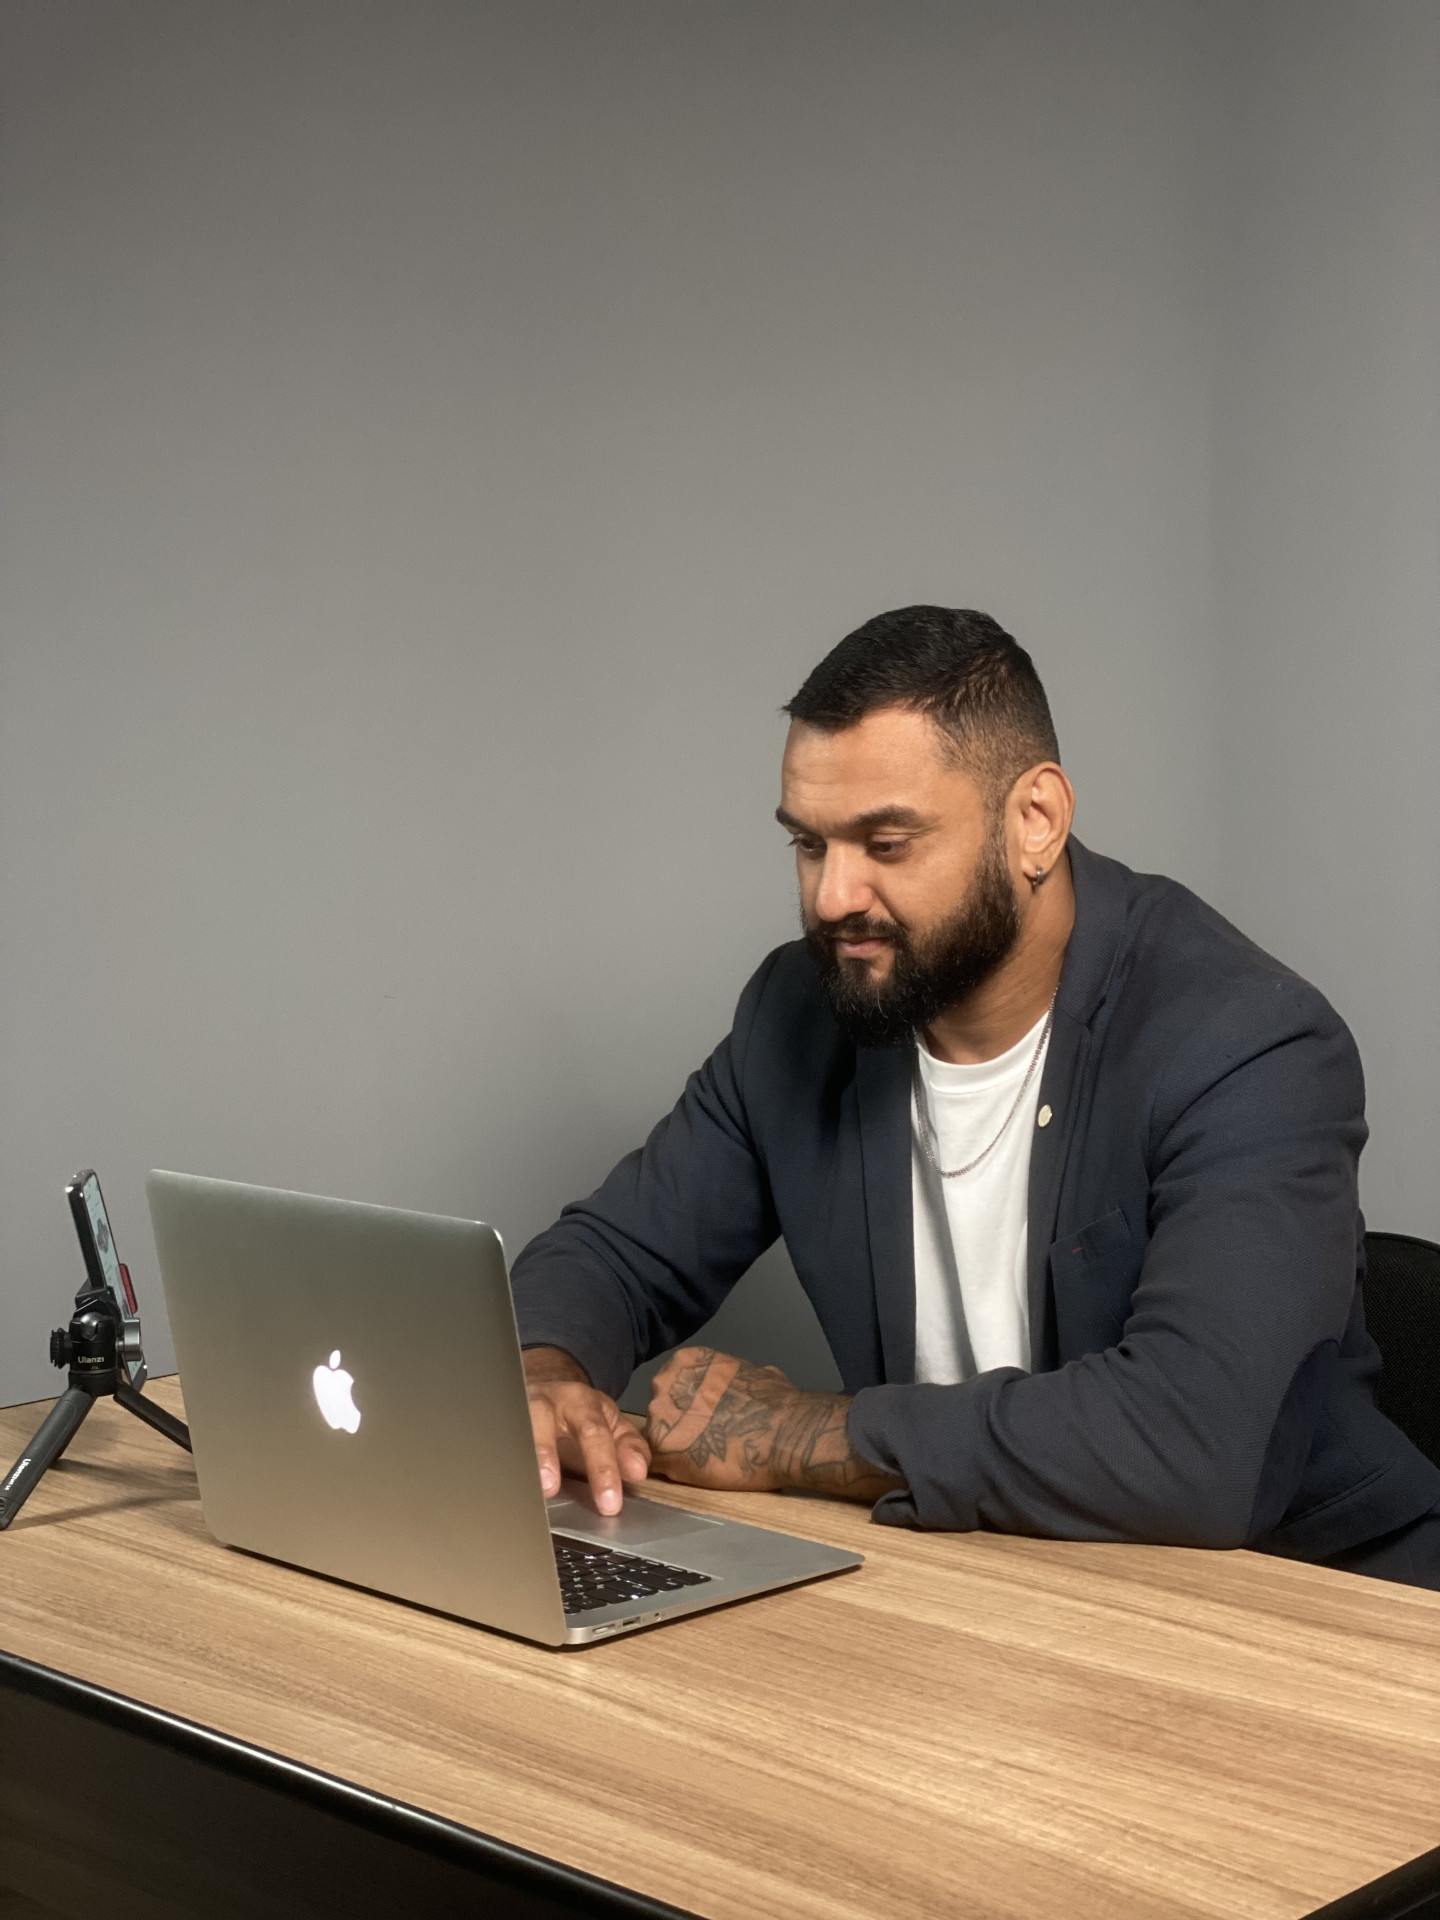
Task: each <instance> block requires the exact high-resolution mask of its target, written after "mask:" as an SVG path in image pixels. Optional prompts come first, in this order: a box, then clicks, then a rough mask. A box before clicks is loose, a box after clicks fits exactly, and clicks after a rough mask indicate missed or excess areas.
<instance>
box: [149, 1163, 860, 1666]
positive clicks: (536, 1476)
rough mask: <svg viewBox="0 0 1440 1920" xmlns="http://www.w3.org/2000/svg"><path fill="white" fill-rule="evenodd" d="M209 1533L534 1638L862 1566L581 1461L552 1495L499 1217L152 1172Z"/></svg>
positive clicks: (604, 1631)
mask: <svg viewBox="0 0 1440 1920" xmlns="http://www.w3.org/2000/svg"><path fill="white" fill-rule="evenodd" d="M146 1191H147V1194H148V1197H149V1201H150V1217H151V1220H152V1222H153V1224H154V1228H155V1246H156V1250H157V1252H158V1254H159V1259H160V1275H161V1279H162V1281H163V1283H164V1287H165V1302H166V1305H167V1307H168V1308H169V1312H170V1326H171V1330H172V1332H173V1333H174V1336H175V1354H176V1359H177V1362H178V1364H179V1368H180V1384H181V1387H182V1388H183V1390H184V1394H185V1410H186V1413H187V1415H188V1417H189V1421H190V1435H191V1439H192V1441H193V1444H194V1449H195V1466H196V1469H197V1471H198V1474H199V1479H200V1499H201V1505H202V1507H203V1510H204V1514H205V1518H206V1521H207V1522H208V1524H209V1526H210V1530H211V1531H212V1533H214V1534H215V1535H216V1537H217V1538H218V1539H220V1540H222V1541H224V1542H226V1543H227V1544H228V1545H230V1546H236V1547H245V1548H248V1549H249V1550H250V1551H251V1552H253V1553H262V1554H266V1555H268V1556H269V1557H270V1558H272V1559H275V1560H287V1561H290V1562H292V1563H293V1564H294V1565H295V1566H299V1567H305V1568H308V1569H310V1570H311V1571H313V1572H315V1573H324V1574H330V1575H332V1576H334V1577H335V1578H336V1579H340V1580H348V1581H351V1582H353V1583H354V1584H355V1585H357V1586H362V1587H372V1588H374V1589H375V1590H377V1591H378V1592H380V1593H385V1594H393V1595H396V1596H397V1597H399V1598H400V1599H404V1600H414V1601H418V1602H420V1603H421V1604H422V1605H423V1606H427V1607H436V1608H439V1609H441V1610H443V1611H444V1612H446V1613H454V1614H459V1615H461V1616H462V1617H463V1618H465V1619H467V1620H475V1621H478V1622H479V1623H480V1624H481V1625H482V1626H487V1627H498V1628H500V1629H502V1630H503V1631H504V1632H506V1633H515V1634H521V1635H523V1636H524V1637H525V1638H526V1639H528V1640H540V1641H544V1642H545V1643H546V1644H548V1645H550V1646H583V1645H585V1644H586V1643H587V1642H590V1641H594V1640H600V1639H607V1638H609V1637H610V1636H611V1635H614V1634H617V1633H627V1632H630V1631H632V1630H633V1629H635V1628H636V1627H646V1626H651V1625H653V1624H654V1623H655V1622H657V1621H662V1620H670V1619H674V1618H676V1617H677V1616H678V1615H680V1614H685V1613H694V1612H696V1611H698V1610H699V1609H701V1608H704V1607H714V1606H721V1605H724V1604H725V1603H726V1602H729V1601H732V1600H740V1599H743V1598H745V1597H747V1596H748V1595H751V1594H757V1593H764V1592H766V1591H768V1590H770V1589H773V1588H775V1587H785V1586H793V1585H794V1584H796V1583H797V1582H799V1581H802V1580H813V1579H816V1578H817V1577H818V1576H820V1575H822V1574H830V1573H840V1572H843V1571H845V1570H846V1569H848V1568H851V1567H857V1566H859V1565H860V1564H861V1561H862V1558H863V1556H862V1555H860V1554H858V1553H843V1552H841V1551H840V1550H839V1549H838V1548H835V1547H826V1546H821V1545H819V1544H817V1543H816V1542H814V1541H811V1540H801V1539H797V1538H796V1537H795V1536H794V1535H792V1534H786V1533H775V1532H773V1531H771V1530H770V1529H768V1528H762V1527H750V1526H743V1525H741V1524H739V1523H738V1522H736V1521H730V1520H716V1519H712V1518H710V1517H708V1516H706V1515H703V1514H698V1513H685V1512H681V1511H679V1510H678V1509H676V1508H674V1507H669V1506H662V1505H660V1504H659V1502H657V1501H654V1500H646V1499H644V1498H642V1497H640V1496H638V1495H636V1494H633V1493H627V1494H626V1496H625V1503H624V1506H623V1508H622V1510H621V1511H620V1513H619V1514H617V1515H615V1516H614V1517H613V1518H612V1517H610V1516H607V1515H604V1514H601V1513H600V1512H599V1511H598V1509H597V1508H596V1507H595V1505H594V1504H593V1502H592V1500H591V1498H590V1494H589V1489H588V1487H587V1486H586V1485H585V1483H584V1482H583V1481H572V1480H566V1481H565V1483H564V1485H563V1487H562V1489H561V1492H560V1494H559V1495H558V1496H557V1497H556V1498H555V1499H553V1500H550V1501H548V1502H547V1501H546V1499H545V1495H544V1493H543V1491H542V1489H541V1485H540V1469H539V1466H538V1465H537V1463H536V1459H535V1450H534V1445H533V1442H532V1440H531V1430H530V1413H529V1407H528V1405H527V1402H526V1395H525V1375H524V1369H523V1365H522V1362H521V1358H520V1343H519V1338H518V1336H517V1334H516V1331H515V1313H514V1308H513V1305H512V1303H511V1298H510V1283H509V1280H508V1278H507V1277H506V1272H505V1254H504V1250H503V1248H502V1247H501V1244H500V1239H499V1236H498V1235H497V1234H496V1233H495V1232H494V1230H493V1229H492V1228H490V1227H486V1226H481V1225H479V1224H478V1223H477V1222H475V1221H472V1220H446V1219H440V1218H438V1217H436V1216H435V1215H432V1214H425V1213H404V1212H400V1211H397V1210H396V1209H394V1208H391V1207H371V1206H361V1205H357V1204H355V1203H354V1202H351V1201H346V1200H322V1199H318V1198H316V1197H314V1196H312V1195H309V1194H299V1193H283V1192H279V1191H276V1190H275V1189H272V1188H269V1187H245V1186H237V1185H236V1184H234V1183H233V1182H231V1181H228V1180H200V1179H196V1178H193V1177H192V1176H190V1175H188V1174H180V1173H152V1174H151V1175H150V1177H149V1179H148V1181H147V1182H146Z"/></svg>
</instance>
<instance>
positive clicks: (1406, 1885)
mask: <svg viewBox="0 0 1440 1920" xmlns="http://www.w3.org/2000/svg"><path fill="white" fill-rule="evenodd" d="M1305 1920H1440V1847H1432V1848H1431V1850H1430V1851H1429V1853H1420V1854H1417V1855H1416V1856H1415V1858H1414V1859H1413V1860H1407V1861H1406V1862H1405V1864H1404V1866H1403V1867H1396V1868H1395V1870H1394V1871H1393V1872H1392V1873H1382V1874H1381V1876H1380V1878H1379V1879H1378V1880H1371V1881H1369V1882H1368V1883H1367V1884H1366V1885H1365V1886H1363V1887H1357V1888H1356V1889H1355V1891H1354V1893H1346V1894H1342V1895H1341V1897H1340V1898H1339V1899H1338V1900H1332V1901H1331V1902H1330V1904H1329V1905H1328V1906H1325V1907H1317V1908H1316V1909H1315V1911H1314V1912H1313V1913H1310V1914H1307V1915H1306V1916H1305Z"/></svg>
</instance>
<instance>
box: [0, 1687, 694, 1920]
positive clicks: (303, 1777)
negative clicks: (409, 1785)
mask: <svg viewBox="0 0 1440 1920" xmlns="http://www.w3.org/2000/svg"><path fill="white" fill-rule="evenodd" d="M6 1691H9V1692H12V1693H16V1694H20V1695H22V1696H25V1697H28V1698H29V1699H32V1700H35V1701H38V1702H41V1703H43V1704H44V1705H45V1706H48V1707H51V1708H56V1709H60V1710H61V1711H63V1712H67V1713H70V1714H75V1715H78V1716H80V1717H81V1718H83V1719H85V1720H89V1721H92V1722H95V1723H98V1724H99V1725H101V1726H105V1727H109V1728H112V1729H114V1730H115V1731H117V1732H119V1733H122V1734H125V1735H127V1736H129V1737H131V1738H139V1739H140V1740H142V1741H144V1742H146V1743H147V1744H149V1745H151V1746H154V1747H157V1748H160V1749H163V1750H166V1751H168V1752H170V1753H173V1754H176V1755H179V1756H181V1757H182V1758H184V1759H187V1760H190V1761H194V1762H198V1763H199V1764H200V1765H202V1766H204V1767H206V1768H209V1769H212V1770H214V1771H216V1772H219V1773H222V1774H228V1775H230V1776H232V1777H234V1778H237V1779H241V1780H244V1781H247V1782H249V1783H250V1784H251V1785H253V1786H258V1787H261V1788H264V1789H267V1790H269V1791H271V1792H276V1793H279V1794H281V1795H282V1796H284V1797H285V1798H286V1799H287V1800H289V1801H292V1802H298V1803H299V1804H301V1805H304V1806H307V1807H311V1808H314V1809H315V1810H317V1811H319V1812H321V1813H324V1814H328V1815H330V1816H331V1817H332V1818H339V1819H340V1820H342V1821H344V1822H346V1823H347V1824H349V1825H351V1826H353V1827H357V1828H360V1829H362V1830H364V1831H365V1832H367V1833H370V1834H373V1835H376V1836H377V1837H379V1838H380V1839H382V1840H390V1841H396V1842H399V1843H401V1844H403V1845H404V1846H405V1847H407V1848H411V1849H414V1850H415V1851H417V1852H419V1853H421V1854H423V1855H426V1856H428V1857H429V1858H431V1859H434V1860H439V1861H443V1862H444V1863H446V1864H447V1865H449V1866H453V1867H458V1868H460V1869H461V1870H463V1871H466V1872H468V1873H472V1874H473V1875H474V1876H475V1878H476V1880H477V1882H480V1883H483V1884H484V1886H485V1887H486V1889H487V1890H488V1891H490V1892H492V1893H493V1894H495V1895H496V1896H498V1897H500V1898H502V1899H503V1898H504V1897H505V1895H506V1894H507V1893H508V1894H509V1895H511V1896H512V1897H519V1898H521V1899H522V1900H523V1899H524V1898H525V1896H529V1897H530V1898H531V1899H539V1900H540V1901H541V1902H547V1901H548V1902H552V1903H554V1904H555V1905H556V1907H557V1908H559V1909H563V1910H564V1911H565V1912H567V1913H574V1914H576V1915H586V1916H590V1915H593V1916H595V1920H696V1916H695V1915H693V1914H691V1913H689V1912H688V1911H687V1910H685V1909H682V1908H680V1907H672V1906H668V1905H666V1904H665V1903H664V1902H663V1901H659V1900H652V1899H650V1898H649V1897H648V1896H647V1895H645V1894H641V1893H635V1892H632V1891H630V1890H629V1889H628V1888H625V1887H621V1886H617V1885H615V1884H614V1883H613V1882H611V1881H608V1880H600V1879H597V1878H596V1877H595V1876H594V1875H592V1874H588V1873H582V1872H581V1871H579V1869H577V1868H575V1867H567V1866H565V1865H564V1864H563V1863H562V1862H560V1861H558V1860H551V1859H548V1858H547V1857H546V1856H545V1855H543V1854H538V1853H531V1852H529V1851H528V1850H527V1849H526V1848H524V1847H516V1846H512V1845H511V1844H510V1843H509V1842H508V1841H504V1840H497V1839H496V1838H494V1837H493V1836H492V1835H490V1834H485V1833H480V1832H478V1831H476V1830H475V1829H474V1828H471V1827H463V1826H460V1825H459V1824H458V1823H457V1822H455V1821H453V1820H446V1819H444V1818H442V1817H441V1816H440V1815H438V1814H433V1813H427V1812H426V1811H425V1810H424V1809H423V1808H421V1807H415V1806H411V1805H409V1804H408V1803H406V1802H405V1801H403V1800H392V1799H390V1798H388V1797H387V1796H385V1795H383V1794H378V1793H372V1792H371V1791H369V1789H368V1788H365V1787H361V1786H357V1785H356V1784H355V1783H354V1782H353V1781H350V1780H343V1779H341V1778H339V1777H338V1776H337V1775H335V1774H328V1773H321V1772H319V1771H318V1770H317V1769H316V1768H314V1767H309V1766H306V1765H304V1764H303V1763H302V1762H300V1761H298V1760H291V1759H288V1758H287V1757H286V1756H285V1755H284V1754H279V1753H274V1752H271V1751H270V1750H268V1749H267V1748H264V1747H256V1746H251V1745H250V1744H249V1743H248V1742H246V1741H243V1740H236V1739H232V1738H231V1737H230V1736H229V1735H228V1734H223V1733H219V1732H217V1731H216V1730H215V1729H214V1728H213V1727H206V1726H201V1725H200V1724H199V1723H198V1722H196V1721H193V1720H182V1719H180V1718H179V1717H178V1716H177V1715H175V1714H171V1713H165V1712H162V1711H161V1710H160V1709H159V1708H157V1707H151V1706H147V1705H146V1704H145V1702H144V1701H141V1700H133V1699H131V1698H129V1697H128V1696H127V1695H124V1694H119V1693H111V1692H110V1691H109V1690H108V1689H106V1688H104V1687H97V1686H92V1685H91V1684H90V1683H89V1682H88V1681H85V1680H78V1679H76V1678H75V1677H74V1676H73V1675H71V1674H66V1673H59V1672H57V1671H56V1670H55V1669H54V1668H51V1667H43V1666H39V1665H37V1664H36V1663H35V1662H33V1661H30V1660H25V1659H22V1658H21V1657H20V1656H19V1655H17V1654H12V1653H7V1652H5V1651H4V1650H0V1702H3V1698H4V1694H5V1692H6Z"/></svg>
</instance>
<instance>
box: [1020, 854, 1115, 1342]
mask: <svg viewBox="0 0 1440 1920" xmlns="http://www.w3.org/2000/svg"><path fill="white" fill-rule="evenodd" d="M1069 859H1070V878H1071V881H1072V882H1073V884H1074V888H1075V925H1074V927H1073V928H1072V930H1071V933H1070V944H1069V946H1068V947H1067V948H1066V950H1065V961H1064V965H1063V966H1062V967H1061V970H1060V985H1059V989H1058V991H1057V992H1056V995H1055V1024H1054V1026H1053V1027H1052V1028H1051V1030H1050V1047H1049V1050H1048V1052H1047V1053H1046V1055H1045V1071H1044V1073H1043V1074H1042V1075H1041V1076H1040V1093H1039V1098H1038V1101H1037V1105H1036V1116H1035V1117H1036V1123H1037V1124H1036V1127H1035V1134H1034V1138H1033V1140H1032V1141H1031V1145H1030V1188H1029V1194H1028V1212H1027V1222H1028V1226H1027V1234H1028V1237H1027V1241H1026V1276H1025V1278H1026V1290H1027V1296H1028V1299H1029V1305H1030V1364H1031V1367H1032V1369H1033V1370H1034V1371H1035V1372H1037V1373H1038V1372H1041V1371H1043V1370H1045V1369H1048V1368H1050V1367H1055V1366H1058V1365H1059V1364H1060V1361H1059V1349H1058V1343H1057V1340H1056V1336H1055V1325H1054V1314H1053V1311H1052V1306H1051V1299H1050V1248H1051V1245H1052V1244H1053V1242H1054V1239H1055V1224H1056V1219H1057V1216H1058V1213H1059V1207H1060V1188H1061V1184H1062V1182H1063V1180H1064V1177H1065V1162H1066V1159H1067V1157H1068V1155H1069V1152H1070V1141H1071V1137H1072V1135H1073V1134H1074V1131H1075V1122H1076V1114H1077V1111H1078V1108H1079V1099H1080V1088H1081V1084H1082V1081H1083V1079H1084V1075H1085V1066H1086V1062H1087V1060H1088V1059H1089V1056H1090V1049H1091V1047H1092V1046H1093V1045H1094V1032H1095V1019H1096V1015H1097V1014H1098V1012H1099V1010H1100V1008H1101V1006H1102V1004H1103V1002H1104V1000H1105V998H1106V995H1107V993H1108V992H1109V988H1110V982H1111V979H1112V978H1113V976H1114V973H1115V968H1116V964H1117V961H1118V959H1119V956H1120V952H1121V948H1122V945H1123V937H1124V931H1125V916H1126V911H1127V899H1126V881H1127V878H1128V876H1127V872H1126V869H1125V868H1124V867H1121V866H1119V865H1117V864H1116V862H1115V861H1113V860H1106V859H1104V858H1103V857H1102V856H1100V855H1098V854H1093V853H1091V851H1090V849H1089V848H1088V847H1085V846H1082V845H1081V843H1080V842H1079V841H1078V840H1076V839H1075V838H1074V836H1073V835H1072V836H1071V840H1070V846H1069ZM1047 1107H1048V1108H1049V1109H1050V1119H1049V1120H1048V1121H1047V1122H1046V1124H1045V1125H1044V1126H1043V1127H1042V1126H1040V1125H1039V1118H1040V1115H1041V1114H1042V1113H1043V1112H1044V1111H1045V1109H1046V1108H1047Z"/></svg>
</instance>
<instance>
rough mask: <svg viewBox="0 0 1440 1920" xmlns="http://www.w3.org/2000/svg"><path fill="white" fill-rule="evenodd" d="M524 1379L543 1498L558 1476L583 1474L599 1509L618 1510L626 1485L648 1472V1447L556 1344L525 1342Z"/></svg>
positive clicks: (557, 1482)
mask: <svg viewBox="0 0 1440 1920" xmlns="http://www.w3.org/2000/svg"><path fill="white" fill-rule="evenodd" d="M525 1383H526V1386H527V1387H528V1388H529V1392H530V1424H531V1426H532V1427H533V1428H534V1430H535V1454H536V1457H537V1459H538V1460H539V1462H540V1484H541V1486H542V1487H544V1489H545V1493H546V1495H547V1497H548V1496H549V1495H550V1494H554V1493H558V1492H559V1491H560V1475H561V1472H562V1470H563V1471H564V1472H565V1473H573V1474H583V1475H584V1476H585V1477H586V1478H587V1479H588V1480H589V1482H590V1490H591V1492H592V1493H593V1494H594V1496H595V1504H596V1506H597V1507H599V1509H600V1511H601V1512H602V1513H618V1512H619V1511H620V1503H621V1500H622V1499H623V1498H624V1487H625V1483H626V1482H627V1481H628V1482H629V1483H630V1484H632V1485H635V1484H638V1482H640V1481H641V1480H643V1479H644V1478H645V1476H646V1474H647V1473H648V1472H649V1471H650V1449H649V1447H648V1446H647V1445H646V1444H645V1441H644V1440H643V1439H642V1438H641V1436H640V1435H639V1433H637V1432H636V1430H635V1428H634V1427H633V1426H632V1425H631V1423H630V1421H629V1420H628V1419H627V1418H626V1417H625V1415H624V1414H623V1413H622V1412H621V1411H620V1409H619V1407H617V1406H616V1404H615V1402H614V1401H613V1400H612V1399H611V1398H610V1396H609V1394H608V1393H601V1392H600V1391H599V1390H598V1389H597V1388H595V1387H592V1386H591V1384H590V1376H589V1375H588V1374H587V1373H586V1371H585V1369H584V1368H583V1367H582V1366H581V1365H580V1362H579V1361H578V1360H573V1359H572V1358H571V1357H570V1355H569V1354H568V1353H564V1352H562V1351H561V1349H560V1348H559V1347H527V1348H526V1350H525Z"/></svg>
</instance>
